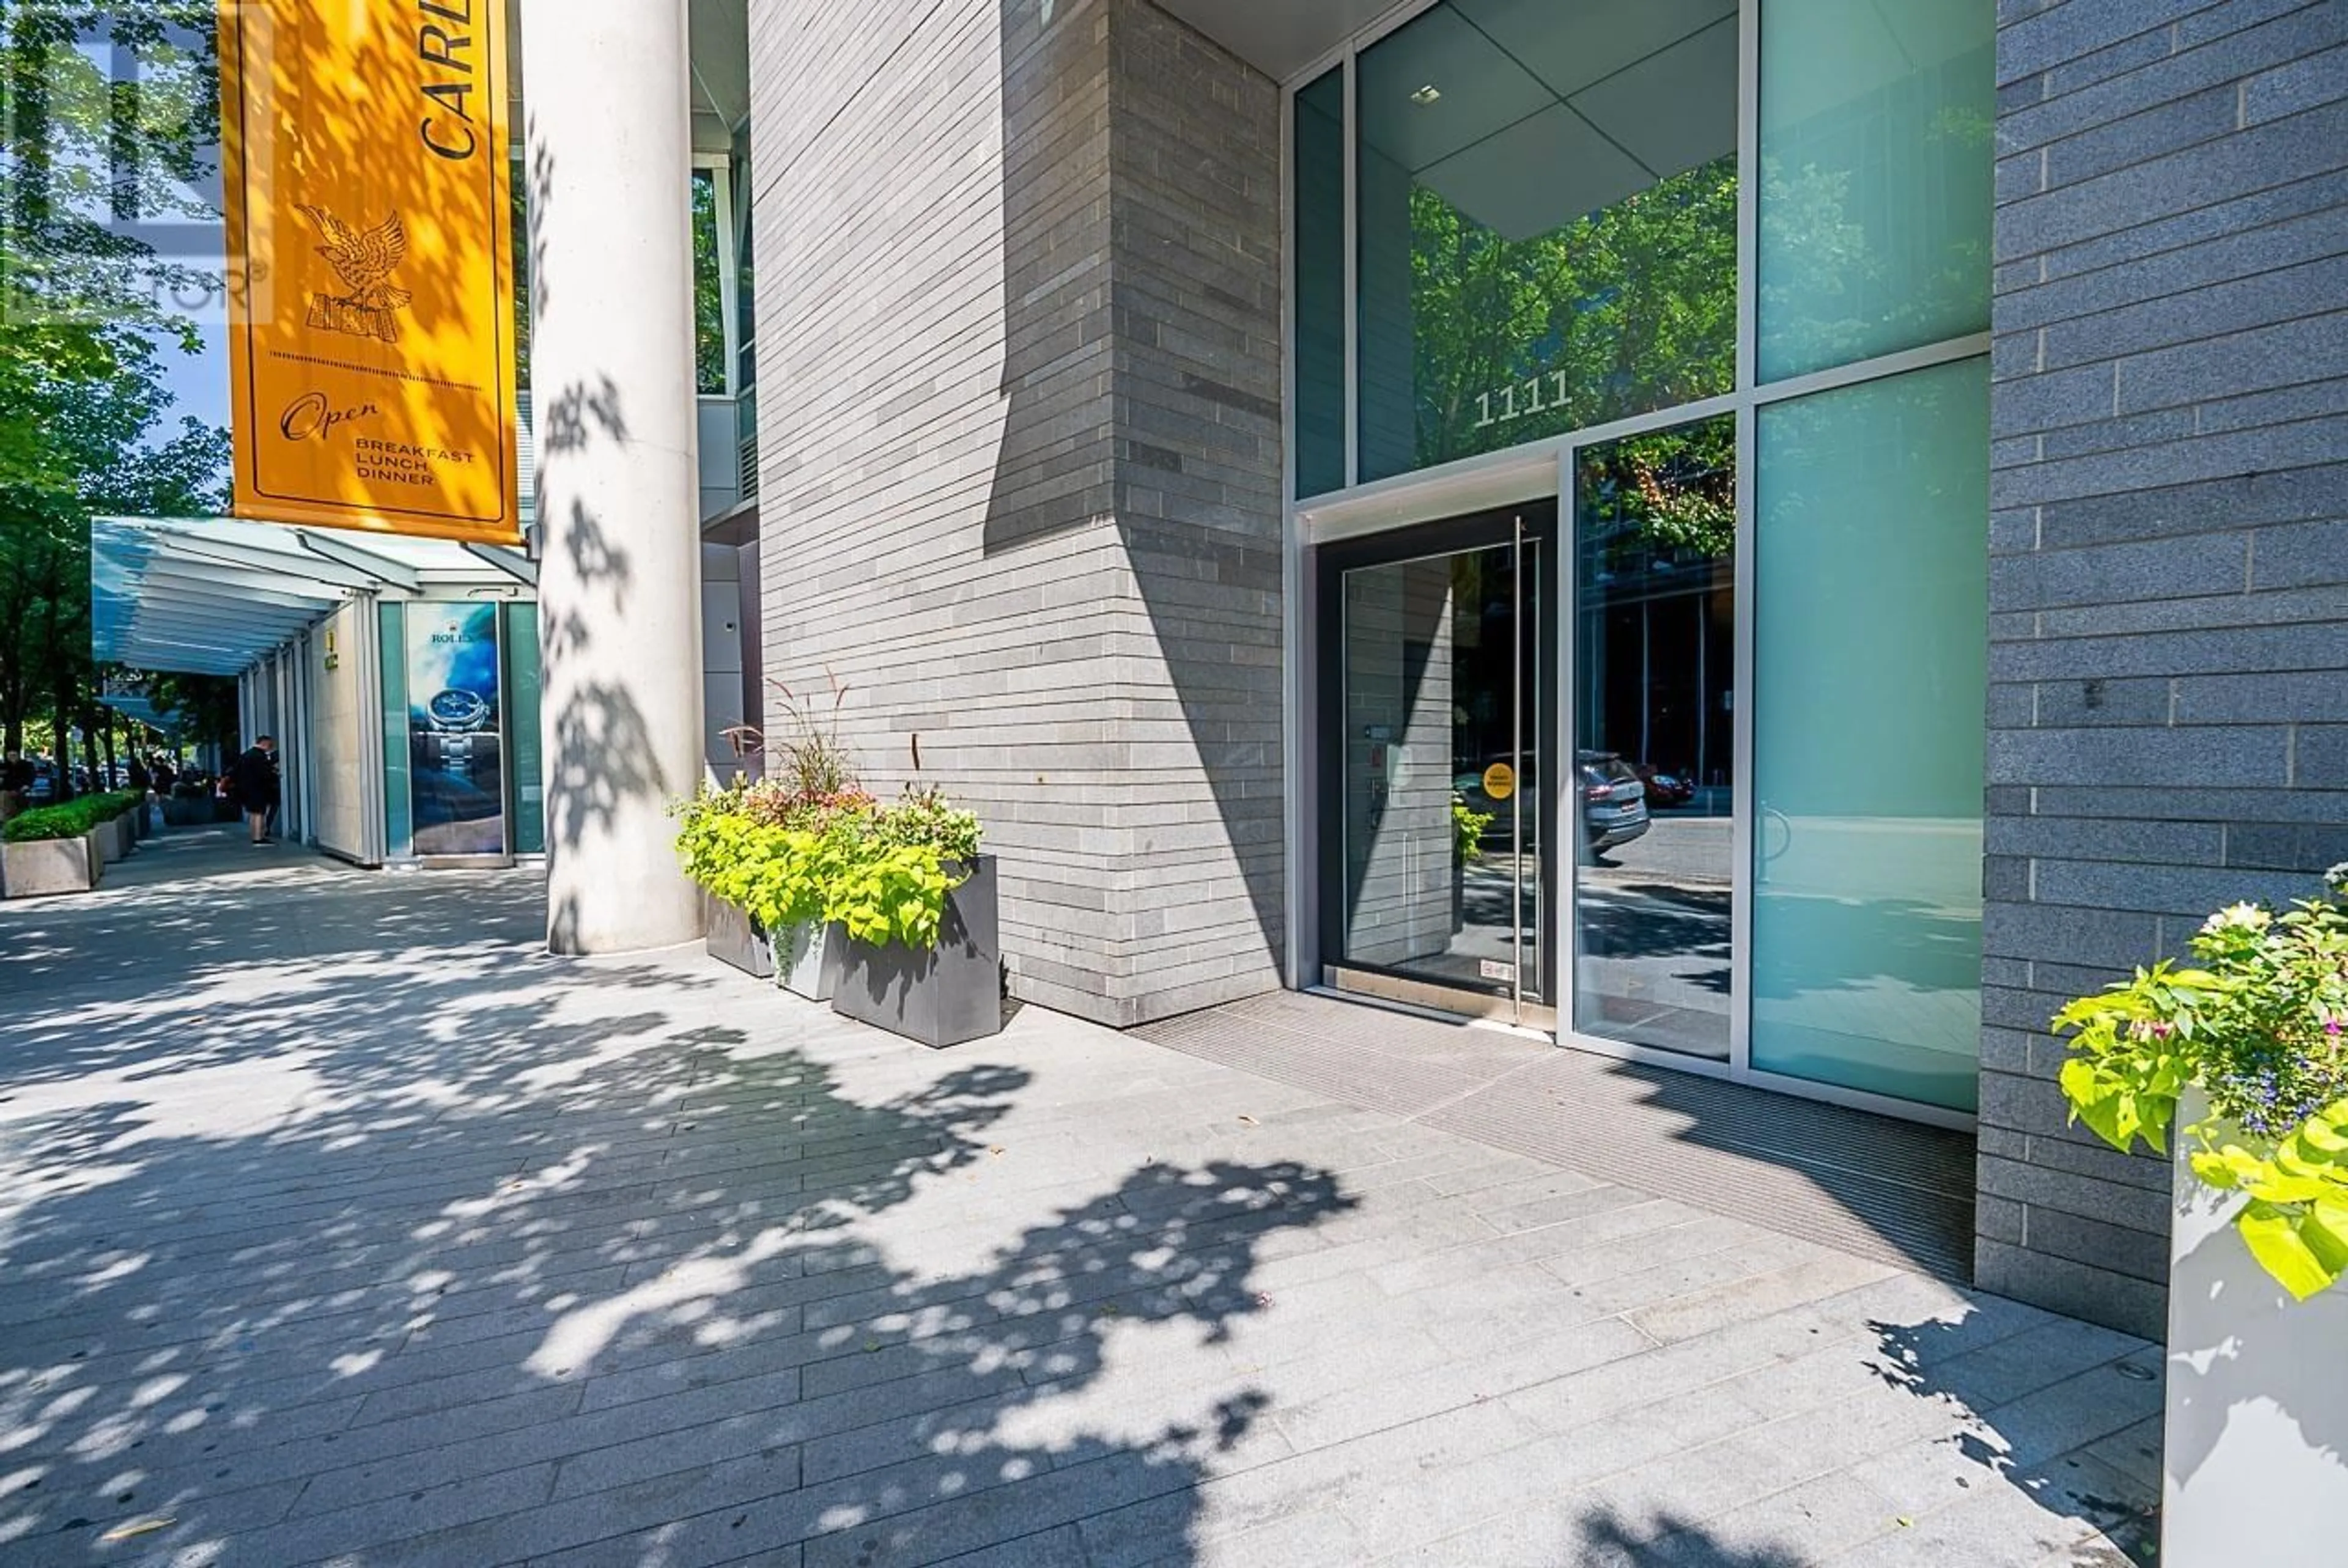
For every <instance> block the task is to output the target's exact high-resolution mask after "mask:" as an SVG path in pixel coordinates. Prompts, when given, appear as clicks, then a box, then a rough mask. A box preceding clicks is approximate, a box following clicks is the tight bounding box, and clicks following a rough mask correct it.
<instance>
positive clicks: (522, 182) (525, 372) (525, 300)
mask: <svg viewBox="0 0 2348 1568" xmlns="http://www.w3.org/2000/svg"><path fill="white" fill-rule="evenodd" d="M509 193H510V195H511V197H512V198H513V234H512V236H511V238H512V244H513V295H514V310H513V322H514V384H515V385H516V386H519V387H520V388H521V389H522V390H523V391H524V392H528V391H529V390H530V171H529V169H527V168H525V167H524V166H523V164H522V160H521V159H520V156H519V155H516V157H515V158H514V160H513V169H512V171H511V181H510V188H509Z"/></svg>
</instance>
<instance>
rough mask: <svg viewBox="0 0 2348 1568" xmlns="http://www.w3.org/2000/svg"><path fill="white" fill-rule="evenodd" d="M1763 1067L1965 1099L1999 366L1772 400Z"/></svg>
mask: <svg viewBox="0 0 2348 1568" xmlns="http://www.w3.org/2000/svg"><path fill="white" fill-rule="evenodd" d="M1754 523H1755V528H1754V538H1755V546H1756V550H1755V583H1756V587H1755V594H1756V610H1755V633H1754V677H1755V681H1756V685H1757V687H1758V690H1757V691H1756V693H1755V706H1754V710H1753V722H1754V736H1753V769H1754V795H1755V802H1756V815H1755V818H1754V846H1753V854H1754V865H1753V971H1752V972H1753V1031H1752V1041H1753V1065H1754V1066H1755V1067H1756V1068H1759V1069H1761V1070H1763V1071H1770V1072H1782V1073H1787V1074H1790V1075H1791V1076H1793V1077H1796V1078H1805V1079H1809V1080H1812V1081H1816V1082H1820V1083H1832V1084H1840V1085H1842V1086H1844V1087H1847V1088H1851V1089H1863V1090H1869V1091H1874V1092H1876V1093H1879V1094H1888V1095H1891V1096H1894V1097H1896V1098H1899V1099H1902V1100H1910V1101H1918V1102H1923V1103H1926V1104H1931V1105H1941V1106H1947V1107H1949V1108H1951V1109H1953V1110H1961V1111H1970V1110H1972V1109H1973V1106H1974V1102H1975V1073H1976V1059H1977V1056H1978V1052H1979V1042H1980V1036H1981V914H1982V899H1981V875H1982V869H1981V868H1982V710H1983V705H1984V702H1985V701H1986V697H1985V693H1986V690H1987V683H1988V624H1989V587H1988V580H1989V546H1988V528H1989V368H1988V364H1987V362H1986V361H1982V360H1967V361H1964V362H1962V363H1960V364H1949V365H1941V366H1937V367H1935V368H1933V369H1931V370H1921V371H1916V372H1912V373H1910V374H1906V375H1897V376H1890V377H1887V378H1885V379H1883V380H1880V381H1871V382H1868V383H1865V384H1860V385H1858V386H1852V387H1846V388H1844V389H1842V390H1839V391H1836V392H1828V393H1820V394H1818V395H1815V396H1811V397H1805V398H1800V399H1797V400H1795V401H1792V402H1788V403H1779V404H1771V405H1765V406H1764V407H1763V408H1762V409H1761V410H1760V415H1759V425H1758V427H1757V429H1756V495H1755V515H1754Z"/></svg>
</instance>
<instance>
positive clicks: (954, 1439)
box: [0, 877, 1353, 1568]
mask: <svg viewBox="0 0 2348 1568" xmlns="http://www.w3.org/2000/svg"><path fill="white" fill-rule="evenodd" d="M426 880H427V879H418V882H419V883H420V882H423V881H426ZM431 880H433V881H434V883H435V885H434V886H428V887H425V886H419V887H415V888H412V889H411V888H400V887H384V888H382V889H381V891H380V894H379V895H378V896H377V897H374V898H372V899H370V900H369V902H370V904H371V905H373V906H375V907H376V914H375V915H373V916H370V917H360V916H352V917H349V918H348V921H347V924H348V926H349V928H348V929H342V930H338V929H336V928H335V923H334V922H333V921H331V920H329V919H327V913H328V910H327V907H325V906H324V905H321V907H319V908H317V909H314V910H313V911H311V914H312V917H313V919H312V921H311V929H312V932H313V935H314V937H315V942H314V946H313V948H312V949H311V950H310V951H308V952H306V953H304V954H298V955H295V956H290V957H285V956H281V957H277V958H257V959H256V960H255V961H254V962H252V963H250V964H244V965H237V964H233V963H230V962H227V961H225V958H226V955H220V956H215V955H213V954H212V953H211V952H210V951H209V950H206V951H204V952H202V953H201V954H199V955H198V956H196V957H194V958H183V959H180V960H176V961H175V963H174V964H173V965H167V968H170V983H169V984H168V986H167V987H165V988H164V989H157V990H151V991H148V992H145V993H142V994H139V995H137V996H135V997H132V998H129V999H118V1000H109V999H108V993H106V992H104V991H102V990H93V989H87V988H76V987H73V986H66V985H59V986H54V987H51V988H48V989H44V990H40V991H36V992H35V993H34V994H32V995H30V996H29V997H27V998H26V1005H25V1006H23V1007H21V1008H19V1009H18V1010H17V1011H16V1013H15V1016H13V1017H12V1018H11V1019H10V1020H8V1021H7V1023H6V1024H5V1026H0V1037H5V1038H4V1039H0V1048H5V1051H6V1053H7V1060H8V1061H9V1063H10V1066H9V1069H8V1083H9V1089H8V1093H9V1095H10V1099H9V1101H8V1102H0V1564H6V1565H9V1568H15V1564H19V1563H24V1564H40V1565H41V1568H55V1565H57V1564H67V1563H83V1562H98V1561H104V1562H107V1563H118V1562H133V1561H135V1562H140V1563H147V1562H153V1563H172V1564H174V1565H176V1568H186V1565H188V1564H193V1563H293V1562H311V1561H319V1560H345V1559H346V1560H347V1561H350V1562H352V1563H365V1564H376V1563H461V1564H465V1565H467V1568H479V1565H482V1564H488V1563H502V1562H513V1561H522V1560H529V1561H532V1562H561V1561H572V1560H576V1561H582V1562H596V1563H642V1564H652V1563H660V1564H665V1565H671V1568H674V1565H676V1564H684V1563H716V1562H722V1561H730V1560H734V1559H737V1558H753V1559H757V1558H762V1557H766V1558H772V1557H775V1556H784V1557H788V1554H790V1553H793V1552H795V1551H799V1550H803V1551H804V1554H805V1561H806V1562H807V1563H842V1564H846V1563H859V1564H865V1565H868V1568H879V1565H882V1564H891V1563H930V1562H936V1561H940V1560H942V1559H944V1558H946V1557H951V1556H953V1555H955V1554H956V1553H963V1552H970V1551H974V1550H978V1549H981V1548H987V1547H994V1548H996V1549H997V1550H998V1551H999V1552H1000V1553H1002V1555H1001V1556H1000V1558H999V1559H998V1560H999V1561H1003V1562H1005V1563H1013V1562H1015V1563H1052V1562H1056V1561H1060V1560H1064V1559H1066V1560H1074V1559H1075V1558H1076V1556H1077V1555H1078V1554H1079V1553H1080V1551H1081V1553H1085V1554H1088V1555H1089V1557H1090V1558H1091V1559H1092V1560H1095V1561H1098V1562H1137V1563H1138V1562H1151V1563H1157V1562H1169V1561H1171V1562H1180V1561H1185V1560H1187V1555H1188V1553H1189V1547H1188V1544H1187V1542H1189V1538H1190V1533H1191V1528H1192V1526H1193V1524H1194V1523H1195V1521H1196V1515H1197V1512H1198V1509H1199V1507H1200V1504H1199V1503H1198V1501H1197V1500H1196V1492H1195V1491H1194V1490H1193V1489H1194V1488H1195V1487H1196V1486H1197V1484H1198V1483H1199V1482H1200V1481H1201V1480H1203V1479H1205V1478H1207V1477H1208V1476H1209V1475H1210V1474H1212V1473H1214V1472H1215V1471H1216V1468H1217V1467H1218V1466H1219V1465H1226V1464H1237V1463H1240V1462H1243V1461H1244V1460H1246V1458H1247V1456H1248V1455H1249V1454H1250V1453H1251V1451H1253V1450H1254V1449H1255V1448H1257V1447H1260V1446H1261V1445H1262V1444H1264V1443H1267V1442H1269V1443H1272V1444H1275V1445H1276V1444H1277V1442H1278V1439H1277V1436H1276V1434H1273V1433H1272V1432H1270V1430H1269V1428H1268V1426H1266V1425H1265V1424H1264V1423H1262V1422H1261V1421H1260V1419H1259V1415H1260V1412H1261V1410H1262V1406H1263V1404H1264V1396H1263V1395H1262V1392H1261V1391H1260V1390H1259V1389H1256V1388H1254V1387H1253V1386H1251V1383H1250V1382H1249V1381H1248V1379H1247V1378H1246V1377H1245V1376H1244V1375H1243V1374H1242V1373H1241V1372H1240V1371H1239V1370H1238V1369H1237V1368H1236V1366H1235V1364H1234V1363H1233V1362H1231V1360H1229V1359H1227V1358H1224V1357H1223V1356H1222V1355H1221V1353H1220V1350H1218V1349H1215V1348H1214V1347H1215V1345H1216V1343H1217V1342H1218V1341H1220V1340H1221V1339H1223V1338H1224V1337H1227V1336H1228V1335H1229V1334H1230V1333H1231V1328H1232V1326H1233V1325H1234V1323H1235V1322H1236V1321H1237V1320H1239V1319H1240V1318H1241V1317H1245V1316H1247V1315H1249V1314H1251V1313H1253V1312H1256V1311H1258V1310H1260V1309H1261V1307H1262V1305H1263V1302H1262V1298H1261V1297H1260V1296H1259V1295H1258V1294H1257V1293H1256V1292H1255V1291H1254V1290H1253V1289H1252V1288H1251V1285H1250V1275H1251V1270H1252V1268H1253V1266H1254V1261H1255V1249H1256V1245H1257V1243H1258V1241H1259V1240H1260V1239H1261V1238H1262V1237H1263V1236H1265V1235H1268V1234H1269V1233H1272V1232H1275V1231H1278V1230H1280V1229H1283V1228H1291V1227H1303V1226H1310V1225H1314V1224H1315V1223H1317V1222H1318V1221H1320V1220H1321V1219H1323V1217H1325V1216H1329V1215H1332V1214H1337V1213H1339V1212H1342V1211H1344V1210H1346V1209H1348V1208H1350V1207H1351V1206H1352V1202H1353V1201H1352V1200H1351V1199H1350V1198H1349V1197H1347V1196H1346V1195H1344V1194H1343V1193H1342V1192H1341V1191H1340V1190H1339V1185H1338V1183H1337V1182H1336V1180H1335V1179H1334V1177H1332V1176H1331V1175H1329V1174H1328V1173H1325V1172H1323V1171H1320V1170H1317V1169H1313V1168H1308V1167H1306V1166H1303V1165H1301V1164H1297V1163H1283V1162H1281V1161H1279V1160H1277V1159H1272V1160H1267V1161H1257V1162H1254V1163H1245V1164H1241V1163H1231V1162H1220V1161H1213V1160H1206V1161H1202V1162H1201V1163H1199V1164H1198V1165H1196V1166H1195V1167H1194V1166H1188V1165H1168V1164H1159V1163H1140V1164H1138V1165H1135V1166H1133V1167H1132V1168H1130V1169H1126V1170H1124V1171H1123V1172H1122V1173H1119V1172H1117V1171H1116V1170H1113V1169H1112V1170H1107V1171H1104V1170H1102V1169H1101V1168H1100V1167H1099V1165H1098V1164H1097V1163H1096V1164H1094V1165H1092V1166H1090V1167H1086V1166H1085V1165H1083V1164H1081V1163H1075V1164H1066V1163H1064V1164H1060V1165H1055V1164H1053V1163H1050V1162H1049V1161H1048V1160H1045V1159H1042V1158H1040V1157H1039V1156H1037V1155H1034V1154H1025V1151H1023V1150H1009V1151H1005V1150H1004V1149H1003V1148H1002V1147H1001V1146H1000V1145H997V1144H994V1143H990V1142H989V1136H990V1132H991V1131H992V1130H994V1129H995V1128H996V1127H997V1125H998V1123H999V1122H1001V1121H1002V1119H1003V1118H1004V1116H1006V1115H1007V1114H1008V1113H1009V1112H1011V1111H1012V1110H1013V1108H1014V1106H1015V1105H1017V1104H1018V1103H1019V1102H1021V1100H1022V1098H1023V1096H1024V1095H1025V1094H1027V1093H1028V1092H1029V1091H1030V1090H1031V1084H1030V1078H1029V1072H1028V1071H1027V1070H1026V1069H1025V1068H1023V1067H1021V1066H1018V1065H1015V1064H1013V1063H1006V1062H1005V1061H1001V1060H981V1059H974V1058H973V1057H971V1056H970V1055H968V1054H967V1053H964V1054H963V1055H961V1056H958V1057H957V1056H943V1055H938V1054H934V1053H930V1052H923V1051H918V1050H911V1049H910V1048H907V1047H903V1046H901V1045H899V1044H897V1043H896V1042H893V1041H886V1040H881V1039H880V1037H878V1036H874V1035H871V1034H870V1033H869V1032H867V1031H862V1030H854V1029H852V1028H850V1027H847V1026H842V1025H839V1024H837V1023H835V1022H834V1021H833V1020H830V1019H829V1015H826V1014H821V1013H818V1012H817V1011H816V1010H815V1009H805V1008H800V1007H798V1005H797V1004H793V1003H790V1002H788V1001H787V1000H784V999H779V998H777V997H774V996H773V995H771V994H770V993H767V992H765V991H761V990H755V989H749V988H747V986H744V985H736V984H729V983H727V982H726V979H725V978H724V977H722V976H719V975H717V974H716V972H715V971H702V970H697V969H695V968H690V967H680V966H675V965H671V966H667V967H660V966H654V965H647V964H639V963H633V962H624V961H616V960H585V961H576V960H573V961H565V960H557V959H550V958H545V957H544V956H543V955H542V954H533V953H532V952H531V951H530V940H531V937H532V935H533V927H534V922H535V917H534V914H533V911H532V910H531V908H530V907H529V899H528V897H526V896H520V897H515V896H513V895H511V893H510V889H506V890H503V891H501V890H500V884H499V879H498V878H495V877H482V878H471V879H451V880H450V881H448V882H445V883H443V882H438V879H431ZM461 880H469V881H471V882H472V883H473V884H475V886H473V889H472V892H471V896H470V897H469V898H466V897H459V898H458V899H457V900H456V901H455V902H453V903H451V904H448V905H447V906H445V907H444V906H442V905H441V904H440V903H439V902H438V901H439V900H440V899H441V898H442V897H444V896H445V895H448V893H450V891H451V890H452V889H453V888H455V887H456V886H457V885H458V881H461ZM509 880H511V879H509ZM485 897H488V898H489V900H490V901H491V902H494V900H495V898H496V897H513V901H514V902H515V903H516V904H517V906H518V907H517V908H515V909H513V910H511V911H510V912H509V914H510V917H511V923H512V924H513V925H514V926H515V927H517V929H516V930H515V931H513V932H503V931H502V926H503V925H504V924H505V923H506V917H505V916H498V917H493V918H492V919H491V921H490V928H491V931H492V935H491V936H490V937H489V938H486V939H479V938H474V937H470V936H469V935H468V928H467V927H466V925H465V919H466V915H465V911H466V909H467V907H471V909H472V910H473V912H474V913H475V914H476V915H478V914H479V908H480V907H481V903H482V901H483V899H484V898H485ZM289 902H290V903H292V904H294V905H297V906H298V903H299V900H298V898H293V897H291V896H290V895H289ZM287 917H288V918H293V919H297V920H298V919H299V918H300V917H299V915H298V914H293V913H289V914H288V915H287ZM367 931H372V932H373V933H374V934H375V936H376V942H375V945H374V946H372V947H370V946H369V945H368V944H367V943H366V941H365V940H364V939H363V937H364V934H365V933H366V932H367ZM166 957H167V958H168V954H167V955H166ZM133 1002H135V1003H136V1004H137V1005H130V1004H131V1003H133ZM118 1003H119V1005H118ZM786 1020H788V1024H786ZM20 1069H22V1070H23V1071H20ZM1049 1113H1050V1112H1049V1110H1048V1108H1047V1107H1046V1108H1036V1109H1031V1110H1030V1111H1029V1112H1026V1114H1028V1115H1035V1114H1045V1115H1048V1114H1049ZM1023 1154H1025V1157H1023ZM1202 1351H1203V1353H1202ZM1120 1511H1122V1512H1120ZM126 1530H127V1531H131V1532H134V1533H132V1534H130V1535H129V1536H127V1537H125V1536H120V1535H118V1534H117V1536H116V1539H113V1540H109V1539H108V1537H109V1534H110V1533H116V1532H123V1531H126Z"/></svg>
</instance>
